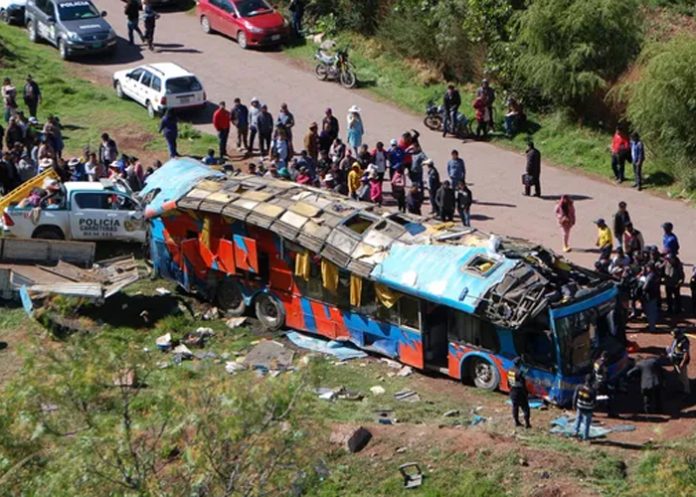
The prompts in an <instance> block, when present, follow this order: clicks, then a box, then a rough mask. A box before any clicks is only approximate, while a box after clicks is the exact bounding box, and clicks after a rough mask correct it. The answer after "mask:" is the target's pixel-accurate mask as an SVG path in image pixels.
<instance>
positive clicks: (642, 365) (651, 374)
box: [626, 357, 664, 414]
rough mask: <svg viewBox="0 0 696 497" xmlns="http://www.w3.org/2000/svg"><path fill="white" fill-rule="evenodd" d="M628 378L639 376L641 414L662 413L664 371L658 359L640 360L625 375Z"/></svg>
mask: <svg viewBox="0 0 696 497" xmlns="http://www.w3.org/2000/svg"><path fill="white" fill-rule="evenodd" d="M626 374H627V376H628V377H629V378H634V377H635V376H636V375H638V374H640V393H641V396H642V397H643V412H645V413H646V414H659V413H660V412H662V377H663V376H664V371H663V370H662V366H661V365H660V358H659V357H650V358H647V359H643V360H640V361H638V362H637V363H636V365H635V366H634V367H633V368H632V369H630V370H629V371H628V373H626Z"/></svg>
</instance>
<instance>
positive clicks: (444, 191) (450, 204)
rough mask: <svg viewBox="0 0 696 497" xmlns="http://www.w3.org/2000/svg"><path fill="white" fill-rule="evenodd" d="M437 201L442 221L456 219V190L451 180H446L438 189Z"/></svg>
mask: <svg viewBox="0 0 696 497" xmlns="http://www.w3.org/2000/svg"><path fill="white" fill-rule="evenodd" d="M435 196H436V202H437V206H438V208H439V215H440V220H441V221H453V220H454V190H452V187H451V186H450V182H449V181H448V180H445V181H444V182H443V183H442V186H441V187H440V189H439V190H438V191H437V194H436V195H435Z"/></svg>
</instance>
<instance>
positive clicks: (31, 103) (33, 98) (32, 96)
mask: <svg viewBox="0 0 696 497" xmlns="http://www.w3.org/2000/svg"><path fill="white" fill-rule="evenodd" d="M24 103H25V104H26V106H27V108H28V109H29V116H30V117H34V118H35V117H36V109H37V108H38V106H39V104H40V103H41V89H40V88H39V85H38V83H37V82H36V81H34V78H32V76H31V74H29V75H28V76H27V81H26V83H24Z"/></svg>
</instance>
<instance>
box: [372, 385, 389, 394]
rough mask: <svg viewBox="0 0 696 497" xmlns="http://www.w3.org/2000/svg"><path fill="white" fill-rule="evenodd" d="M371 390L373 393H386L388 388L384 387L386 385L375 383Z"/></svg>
mask: <svg viewBox="0 0 696 497" xmlns="http://www.w3.org/2000/svg"><path fill="white" fill-rule="evenodd" d="M370 392H372V395H384V393H385V392H386V390H385V389H384V387H381V386H379V385H375V386H374V387H371V388H370Z"/></svg>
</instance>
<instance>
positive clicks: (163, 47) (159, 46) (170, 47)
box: [155, 43, 202, 53]
mask: <svg viewBox="0 0 696 497" xmlns="http://www.w3.org/2000/svg"><path fill="white" fill-rule="evenodd" d="M155 51H157V52H159V53H202V52H201V51H200V50H198V49H196V48H186V47H185V46H184V45H182V44H181V43H155Z"/></svg>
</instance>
